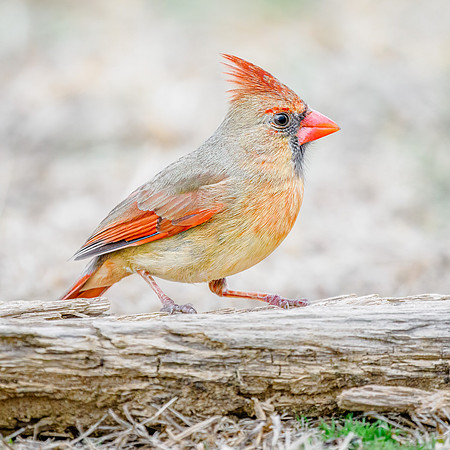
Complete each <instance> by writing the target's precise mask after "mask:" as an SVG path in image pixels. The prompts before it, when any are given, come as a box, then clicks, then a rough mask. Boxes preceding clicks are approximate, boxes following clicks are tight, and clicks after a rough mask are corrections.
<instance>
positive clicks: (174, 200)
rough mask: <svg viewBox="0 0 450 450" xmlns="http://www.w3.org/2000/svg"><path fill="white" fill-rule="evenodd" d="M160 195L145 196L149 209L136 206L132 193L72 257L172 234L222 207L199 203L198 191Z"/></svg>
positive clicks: (77, 257) (193, 225)
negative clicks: (152, 208) (151, 207)
mask: <svg viewBox="0 0 450 450" xmlns="http://www.w3.org/2000/svg"><path fill="white" fill-rule="evenodd" d="M164 194H165V195H164ZM164 194H163V193H161V192H159V193H157V194H155V195H154V196H150V197H148V198H146V199H145V206H146V207H147V205H149V204H152V203H154V204H156V205H157V207H155V208H154V210H150V211H149V210H142V209H140V207H139V205H140V204H141V202H140V201H139V200H138V196H137V195H133V194H132V195H131V196H130V197H129V198H128V199H127V200H126V201H125V202H123V204H121V205H119V206H118V207H117V208H116V209H114V210H113V211H112V212H111V213H110V215H109V216H108V217H107V218H106V219H105V220H104V221H103V222H102V224H100V226H99V228H98V229H97V230H96V231H95V232H94V234H93V235H92V236H91V237H90V238H89V239H88V241H87V242H86V243H85V244H84V245H83V247H82V248H81V249H80V250H79V251H78V252H77V253H76V254H75V255H74V258H75V259H84V258H88V257H91V256H97V255H102V254H105V253H110V252H112V251H115V250H118V249H121V248H125V247H131V246H136V245H142V244H145V243H147V242H151V241H155V240H158V239H163V238H165V237H169V236H173V235H175V234H178V233H181V232H183V231H185V230H188V229H189V228H192V227H195V226H197V225H200V224H202V223H204V222H206V221H207V220H209V219H210V218H211V217H212V216H213V215H214V214H216V213H218V212H219V211H221V210H222V209H223V205H222V204H218V203H215V204H212V205H211V206H206V205H202V203H204V202H203V201H202V199H201V197H200V195H199V192H198V191H197V192H189V193H184V194H179V195H168V194H167V193H164ZM152 197H153V198H152ZM164 197H165V198H164ZM152 200H153V202H152Z"/></svg>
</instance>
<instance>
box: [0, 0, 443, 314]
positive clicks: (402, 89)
mask: <svg viewBox="0 0 450 450" xmlns="http://www.w3.org/2000/svg"><path fill="white" fill-rule="evenodd" d="M449 23H450V3H449V2H448V0H433V1H420V0H417V1H411V0H396V1H395V2H393V1H390V0H379V1H376V2H375V1H364V0H363V1H361V0H353V1H352V0H349V1H340V2H336V1H332V0H316V1H293V0H291V1H289V0H286V1H279V2H273V1H269V0H260V1H256V0H251V1H245V2H244V1H236V0H233V1H227V2H214V1H212V2H210V1H206V0H204V1H200V0H197V1H190V2H185V1H182V0H178V1H175V0H173V1H160V2H159V1H158V2H157V1H143V0H141V1H139V0H128V1H127V2H111V1H107V0H92V1H90V2H74V1H61V0H58V1H56V0H54V1H52V0H40V1H38V2H37V1H32V0H30V1H24V0H1V1H0V300H3V301H8V300H19V299H56V298H57V297H58V296H59V295H60V294H61V293H62V292H63V291H64V290H65V289H66V288H67V287H68V286H69V284H70V283H72V282H73V281H74V280H75V278H76V277H77V275H78V274H79V272H81V271H82V269H83V267H84V265H85V262H83V261H81V262H80V261H78V262H73V261H68V259H69V258H70V256H71V255H72V254H73V253H74V252H75V251H76V250H77V249H78V248H79V247H80V246H81V245H82V244H83V243H84V241H85V240H86V238H87V237H88V236H89V235H90V233H91V232H92V231H93V230H94V228H95V227H96V226H97V225H98V223H99V222H100V220H102V219H103V218H104V217H105V216H106V214H107V213H108V212H109V211H110V209H112V208H113V207H114V206H115V205H116V204H117V203H118V202H119V201H120V200H122V199H123V198H124V197H126V196H127V195H128V194H129V193H130V192H131V191H132V190H133V189H135V188H136V187H137V186H139V185H140V184H142V183H144V182H145V181H147V180H148V179H150V178H152V177H153V176H154V175H155V174H156V173H157V172H158V171H159V170H161V169H162V168H163V167H165V166H166V165H167V164H168V163H170V162H171V161H173V160H174V159H176V158H178V157H180V156H181V155H183V154H185V153H187V152H189V151H192V150H194V149H195V148H196V147H197V146H198V145H200V144H201V143H202V142H203V141H204V140H205V139H206V138H207V137H209V136H210V135H211V134H212V133H213V132H214V130H215V128H216V127H217V126H218V125H219V123H220V122H221V120H222V118H223V116H224V114H225V112H226V110H227V98H228V96H227V94H226V92H225V91H226V90H227V89H228V86H227V84H226V82H225V76H224V75H223V73H222V72H223V70H224V68H223V66H222V64H221V58H220V53H222V52H224V53H231V54H235V55H237V56H240V57H242V58H244V59H247V60H249V61H251V62H254V63H255V64H257V65H260V66H261V67H263V68H264V69H266V70H268V71H269V72H271V73H273V74H274V75H275V76H276V77H277V78H279V79H280V80H281V81H282V82H284V83H285V84H287V85H288V86H289V87H291V88H292V89H294V90H295V91H296V92H297V93H298V94H299V95H300V96H301V97H302V98H304V99H305V100H306V101H307V102H308V104H309V105H310V106H311V107H312V108H314V109H317V110H319V111H320V112H322V113H323V114H325V115H327V116H329V117H331V118H332V119H333V120H335V121H336V122H337V123H338V124H339V125H340V126H341V128H342V129H341V131H340V132H339V133H336V134H334V135H332V136H329V137H326V138H324V139H321V140H319V141H318V142H317V143H315V144H314V145H311V146H310V147H309V152H308V153H309V154H308V169H307V172H306V186H305V199H304V204H303V208H302V210H301V212H300V217H299V220H298V221H297V223H296V225H295V227H294V229H293V231H292V232H291V234H290V235H289V236H288V238H287V239H286V240H285V241H284V242H283V244H282V245H281V246H280V248H279V249H278V250H276V251H275V252H274V253H273V254H272V255H271V256H270V257H269V258H267V259H266V260H265V261H263V262H262V263H260V264H259V265H257V266H255V267H254V268H252V269H250V270H248V271H246V272H244V273H241V274H238V275H235V276H233V277H230V279H229V283H230V285H231V287H233V288H236V289H248V290H256V291H263V292H277V293H280V294H282V295H284V296H287V297H297V296H299V297H306V298H309V299H318V298H323V297H331V296H337V295H341V294H348V293H357V294H361V295H363V294H371V293H380V294H383V295H388V296H391V295H392V296H394V295H395V296H398V295H407V294H417V293H424V292H439V293H449V292H450V226H449V223H450V201H449V197H450V149H449V137H450V131H449V130H450V31H449V30H450V28H449ZM161 286H162V287H163V289H164V290H165V291H166V292H167V293H168V294H169V295H170V296H172V297H173V298H174V299H175V300H176V301H178V302H180V303H184V302H187V301H189V302H192V303H194V304H195V305H196V307H197V308H198V310H200V311H204V310H208V309H217V308H220V307H224V306H242V307H245V306H249V305H250V306H259V304H258V305H256V304H255V303H256V302H244V301H241V300H225V299H220V298H218V297H216V296H214V295H213V294H212V293H210V292H209V290H208V288H207V286H206V285H193V286H191V285H181V284H176V283H170V282H164V281H162V282H161ZM107 296H108V297H109V298H110V300H111V302H112V304H113V310H114V311H116V312H120V313H133V312H134V313H136V312H144V311H153V310H158V309H159V307H160V305H159V302H158V300H157V298H156V296H155V295H154V294H153V292H152V290H151V289H150V288H149V287H148V286H147V285H146V283H145V282H144V281H143V280H142V279H141V278H140V277H138V276H134V277H130V278H128V279H125V280H123V281H122V282H121V283H119V284H117V285H116V286H114V287H113V288H112V289H111V290H110V291H108V293H107Z"/></svg>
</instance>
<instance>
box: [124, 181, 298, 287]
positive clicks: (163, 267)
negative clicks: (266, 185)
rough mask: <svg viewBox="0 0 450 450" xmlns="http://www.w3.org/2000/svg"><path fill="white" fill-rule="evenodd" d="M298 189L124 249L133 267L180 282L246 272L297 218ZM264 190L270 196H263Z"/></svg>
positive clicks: (278, 241) (274, 194) (249, 203)
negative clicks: (173, 234) (170, 234)
mask: <svg viewBox="0 0 450 450" xmlns="http://www.w3.org/2000/svg"><path fill="white" fill-rule="evenodd" d="M302 193H303V189H302V187H300V188H298V189H292V190H291V191H281V192H277V193H273V192H272V193H268V194H267V195H266V198H264V197H263V196H261V195H259V196H258V199H251V200H252V201H244V202H242V206H241V207H240V208H234V209H232V210H229V211H224V212H223V213H219V214H217V215H216V216H214V217H213V218H212V219H211V220H210V221H208V222H206V223H204V224H202V225H199V226H197V227H194V228H191V229H189V230H187V231H184V232H183V233H180V234H178V235H175V236H172V237H170V238H165V239H161V240H160V241H154V242H150V243H148V244H144V245H142V246H139V247H132V248H129V249H126V250H125V251H127V252H129V258H128V259H129V261H130V262H131V264H130V265H131V268H132V269H133V270H139V269H146V270H148V271H149V272H150V273H151V274H152V275H155V276H157V277H160V278H163V279H167V280H171V281H178V282H186V283H199V282H208V281H211V280H215V279H219V278H225V277H227V276H229V275H233V274H235V273H238V272H241V271H243V270H246V269H248V268H250V267H252V266H254V265H255V264H257V263H258V262H260V261H262V260H263V259H264V258H266V257H267V256H268V255H269V254H270V253H272V252H273V250H275V248H277V247H278V245H279V244H280V243H281V242H282V241H283V239H284V238H285V237H286V236H287V234H288V233H289V231H290V230H291V229H292V226H293V225H294V223H295V219H296V218H297V215H298V212H299V209H300V206H301V201H302ZM269 194H270V195H269Z"/></svg>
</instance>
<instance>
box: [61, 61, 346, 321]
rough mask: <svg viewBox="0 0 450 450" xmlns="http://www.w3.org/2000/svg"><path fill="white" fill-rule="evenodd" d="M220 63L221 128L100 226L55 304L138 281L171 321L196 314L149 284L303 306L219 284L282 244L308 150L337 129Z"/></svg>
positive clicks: (267, 82)
mask: <svg viewBox="0 0 450 450" xmlns="http://www.w3.org/2000/svg"><path fill="white" fill-rule="evenodd" d="M222 57H223V58H224V61H223V63H224V65H225V67H226V72H225V74H226V75H227V76H228V79H227V81H228V82H230V83H231V89H230V90H229V94H230V99H229V109H228V112H227V113H226V115H225V118H224V119H223V121H222V123H221V124H220V125H219V127H218V128H217V130H216V131H215V132H214V134H213V135H212V136H211V137H210V138H209V139H207V140H206V141H205V142H204V143H203V144H202V145H201V146H200V147H198V148H197V149H196V150H195V151H193V152H191V153H188V154H186V155H184V156H182V157H181V158H180V159H178V160H177V161H175V162H173V163H172V164H170V165H169V166H167V167H166V168H165V169H163V170H162V171H161V172H160V173H158V174H157V175H156V176H155V177H154V178H153V179H152V180H150V181H149V182H147V183H145V184H144V185H142V186H140V187H139V188H137V189H136V190H135V191H133V192H132V193H131V194H130V195H129V196H128V197H127V198H126V199H125V200H123V201H122V202H121V203H119V204H118V205H117V206H116V207H115V208H114V209H113V210H112V211H111V212H110V213H109V214H108V215H107V216H106V218H105V219H104V220H103V221H102V222H101V223H100V225H99V226H98V227H97V229H96V230H95V231H94V232H93V234H92V235H91V236H90V237H89V238H88V240H87V241H86V242H85V244H84V245H83V246H82V247H81V248H80V249H79V250H78V251H77V252H76V253H75V255H74V256H73V258H74V259H75V260H81V259H87V258H92V259H91V261H90V263H89V264H88V265H87V267H86V268H85V270H84V272H83V273H82V274H81V276H80V277H79V279H78V280H77V281H76V282H75V283H74V284H73V285H72V286H71V287H70V288H69V289H68V290H67V292H66V293H65V294H64V295H63V296H62V297H61V298H62V299H74V298H94V297H99V296H101V295H102V294H103V293H104V292H105V291H106V290H107V289H109V288H110V287H111V286H112V285H113V284H115V283H117V282H118V281H120V280H121V279H123V278H125V277H127V276H129V275H132V274H139V275H140V276H141V277H142V278H144V280H145V281H146V282H147V283H148V284H149V285H150V286H151V288H152V289H153V291H154V292H155V293H156V295H157V296H158V298H159V300H160V301H161V304H162V308H161V311H165V312H167V313H170V314H173V313H186V314H189V313H196V310H195V308H194V306H193V305H192V304H190V303H188V304H185V305H179V304H177V303H175V301H174V300H172V299H171V298H170V297H169V296H168V295H166V294H165V293H164V292H163V290H162V289H161V288H160V287H159V285H158V284H157V282H156V281H155V278H161V279H165V280H170V281H176V282H182V283H208V285H209V288H210V290H211V291H212V292H213V293H215V294H217V295H218V296H220V297H239V298H246V299H254V300H260V301H263V302H266V303H268V304H270V305H275V306H278V307H281V308H285V309H287V308H292V307H300V306H306V305H307V304H308V302H307V300H305V299H294V300H291V299H287V298H284V297H282V296H280V295H278V294H264V293H257V292H244V291H236V290H232V289H229V288H228V284H227V280H226V278H227V277H228V276H230V275H233V274H236V273H239V272H242V271H244V270H246V269H248V268H250V267H252V266H254V265H255V264H257V263H259V262H260V261H262V260H263V259H264V258H266V257H267V256H268V255H269V254H271V253H272V252H273V251H274V250H275V249H276V248H277V247H278V246H279V245H280V243H281V242H282V241H283V240H284V238H285V237H286V236H287V235H288V233H289V232H290V231H291V229H292V227H293V225H294V223H295V221H296V219H297V216H298V213H299V211H300V207H301V204H302V200H303V191H304V161H305V151H306V148H307V146H308V144H309V143H310V142H312V141H314V140H316V139H319V138H321V137H323V136H327V135H329V134H331V133H334V132H336V131H338V130H339V129H340V128H339V127H338V125H337V124H336V123H335V122H333V121H332V120H331V119H329V118H328V117H326V116H324V115H323V114H321V113H319V112H318V111H315V110H313V109H310V108H309V106H308V105H307V104H306V103H305V101H303V100H302V99H301V98H300V97H299V96H298V95H297V94H296V93H295V92H294V91H293V90H291V89H290V88H288V87H287V86H286V85H284V84H282V83H281V82H280V81H279V80H278V79H277V78H275V77H274V76H273V75H271V74H270V73H269V72H267V71H265V70H263V69H262V68H260V67H258V66H256V65H255V64H252V63H250V62H248V61H245V60H243V59H241V58H239V57H237V56H233V55H229V54H223V55H222Z"/></svg>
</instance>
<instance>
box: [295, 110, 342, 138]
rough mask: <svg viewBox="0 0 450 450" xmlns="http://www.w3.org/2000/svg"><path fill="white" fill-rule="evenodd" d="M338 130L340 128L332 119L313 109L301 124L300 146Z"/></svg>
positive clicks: (299, 131)
mask: <svg viewBox="0 0 450 450" xmlns="http://www.w3.org/2000/svg"><path fill="white" fill-rule="evenodd" d="M338 130H340V128H339V127H338V126H337V125H336V124H335V123H334V122H333V121H332V120H331V119H329V118H328V117H326V116H324V115H323V114H320V112H317V111H314V110H313V109H311V110H310V112H309V113H308V115H307V116H306V117H305V118H304V119H303V120H302V122H301V124H300V129H299V130H298V133H297V137H298V142H299V144H300V145H302V144H306V143H307V142H311V141H315V140H316V139H319V138H321V137H324V136H327V135H328V134H331V133H335V132H336V131H338Z"/></svg>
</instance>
